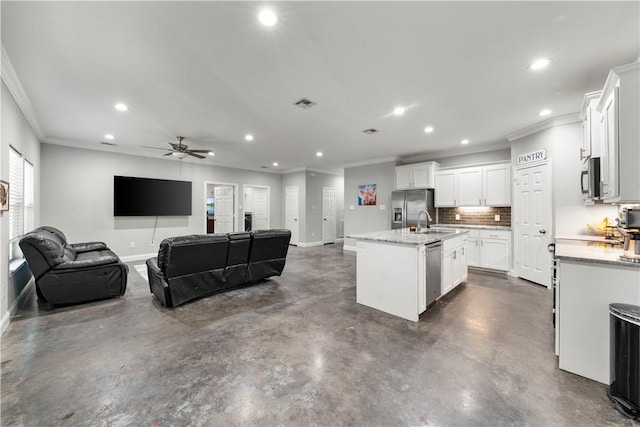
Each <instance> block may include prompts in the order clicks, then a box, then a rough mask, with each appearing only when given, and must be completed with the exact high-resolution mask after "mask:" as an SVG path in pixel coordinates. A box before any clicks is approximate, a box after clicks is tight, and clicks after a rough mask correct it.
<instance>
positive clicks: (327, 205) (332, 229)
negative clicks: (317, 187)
mask: <svg viewBox="0 0 640 427" xmlns="http://www.w3.org/2000/svg"><path fill="white" fill-rule="evenodd" d="M335 241H336V189H335V188H331V187H322V243H334V242H335Z"/></svg>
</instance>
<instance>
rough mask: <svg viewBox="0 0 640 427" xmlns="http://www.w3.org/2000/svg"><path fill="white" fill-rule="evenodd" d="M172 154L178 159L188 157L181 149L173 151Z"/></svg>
mask: <svg viewBox="0 0 640 427" xmlns="http://www.w3.org/2000/svg"><path fill="white" fill-rule="evenodd" d="M171 155H172V156H173V157H175V158H177V159H184V158H185V157H187V153H181V152H179V151H174V152H173V153H171Z"/></svg>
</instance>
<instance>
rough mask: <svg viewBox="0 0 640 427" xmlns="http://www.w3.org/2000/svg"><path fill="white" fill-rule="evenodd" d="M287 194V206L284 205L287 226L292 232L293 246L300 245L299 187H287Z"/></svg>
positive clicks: (285, 191) (285, 192)
mask: <svg viewBox="0 0 640 427" xmlns="http://www.w3.org/2000/svg"><path fill="white" fill-rule="evenodd" d="M284 194H285V196H284V197H285V204H284V215H285V226H286V227H287V229H289V230H290V231H291V241H290V243H291V244H292V245H297V244H298V227H299V221H298V214H299V206H298V186H294V187H286V188H285V190H284Z"/></svg>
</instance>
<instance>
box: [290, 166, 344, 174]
mask: <svg viewBox="0 0 640 427" xmlns="http://www.w3.org/2000/svg"><path fill="white" fill-rule="evenodd" d="M298 172H316V173H324V174H327V175H336V176H344V170H343V171H342V172H338V171H335V170H333V171H331V170H326V169H315V168H308V167H306V166H302V167H299V168H293V169H287V170H283V171H280V173H281V174H282V175H288V174H290V173H298Z"/></svg>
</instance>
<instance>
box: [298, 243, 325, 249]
mask: <svg viewBox="0 0 640 427" xmlns="http://www.w3.org/2000/svg"><path fill="white" fill-rule="evenodd" d="M322 245H324V243H322V242H309V243H302V242H298V247H300V248H310V247H312V246H322Z"/></svg>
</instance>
